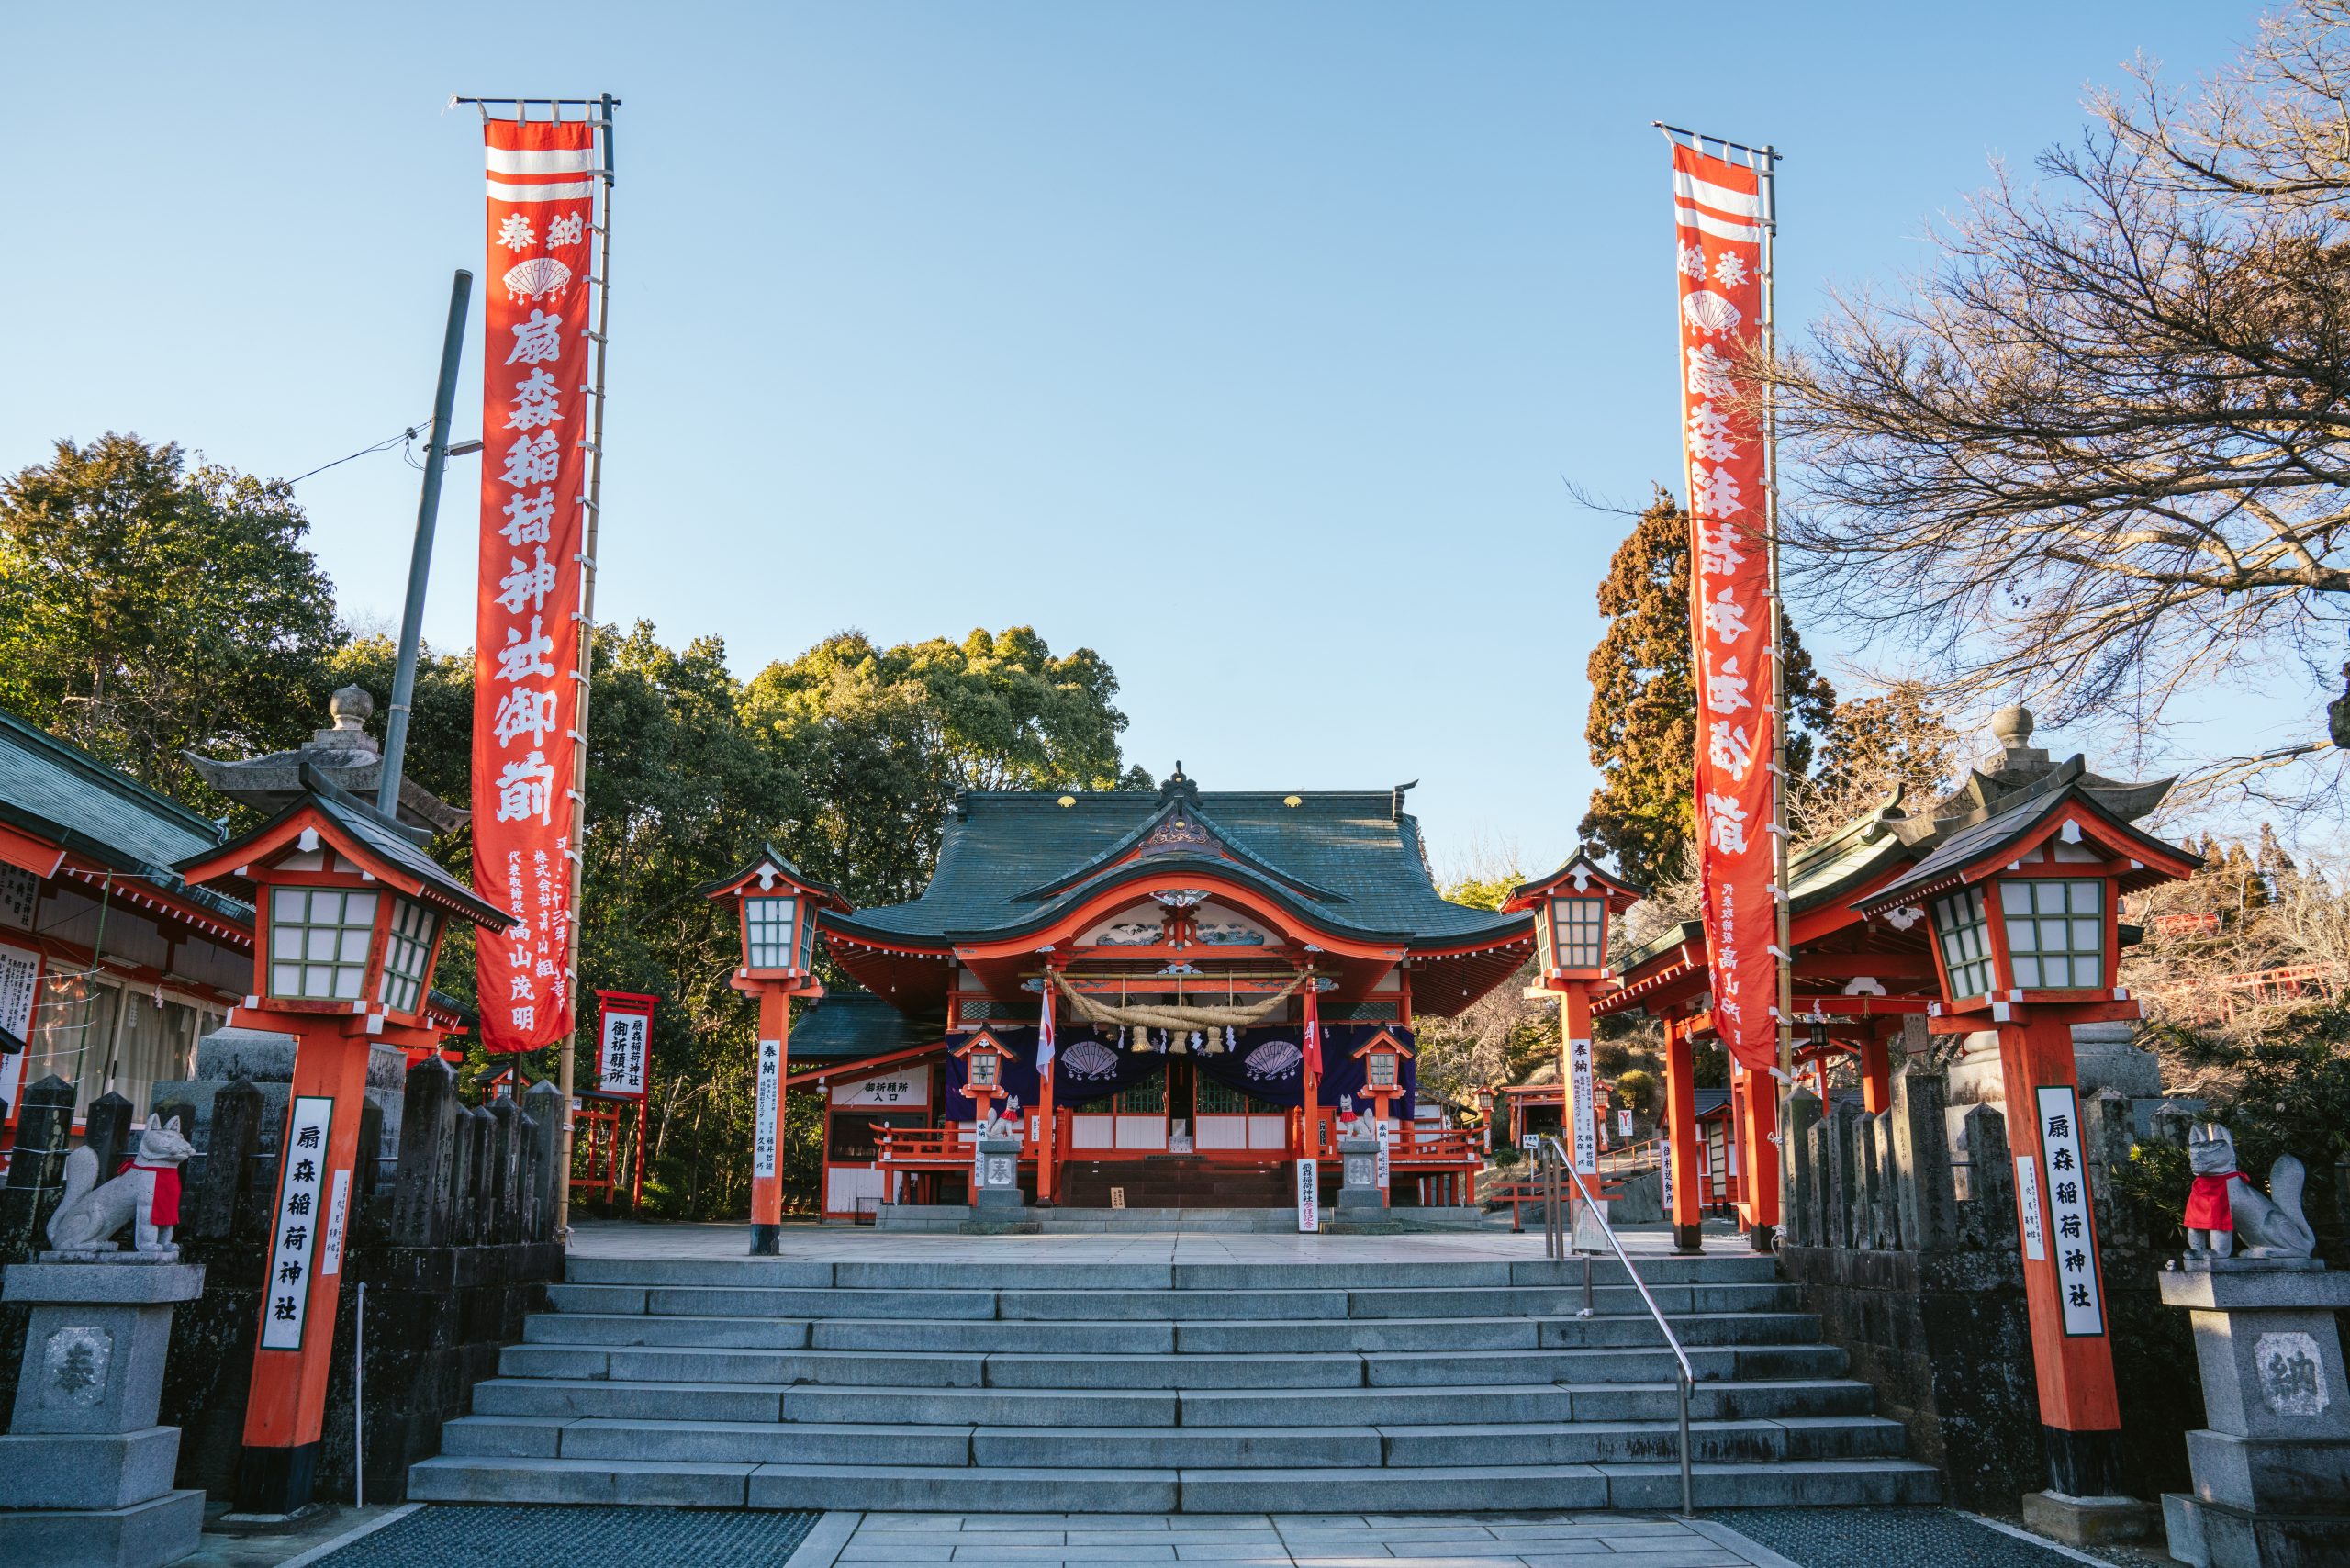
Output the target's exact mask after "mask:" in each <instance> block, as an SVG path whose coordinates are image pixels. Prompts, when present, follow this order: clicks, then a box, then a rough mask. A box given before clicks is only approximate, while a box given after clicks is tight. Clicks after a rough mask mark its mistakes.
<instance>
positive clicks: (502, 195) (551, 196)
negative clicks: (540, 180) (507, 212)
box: [489, 180, 596, 201]
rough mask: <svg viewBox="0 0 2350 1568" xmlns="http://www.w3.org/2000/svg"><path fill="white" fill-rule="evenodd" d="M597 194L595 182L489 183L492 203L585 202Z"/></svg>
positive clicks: (493, 181)
mask: <svg viewBox="0 0 2350 1568" xmlns="http://www.w3.org/2000/svg"><path fill="white" fill-rule="evenodd" d="M595 194H596V185H595V182H594V181H592V180H577V181H573V182H571V183H569V184H566V185H500V184H499V183H498V181H496V180H492V181H490V182H489V199H490V200H492V201H585V200H587V199H588V197H589V196H593V195H595Z"/></svg>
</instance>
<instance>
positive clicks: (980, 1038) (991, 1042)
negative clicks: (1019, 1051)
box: [947, 1029, 1013, 1057]
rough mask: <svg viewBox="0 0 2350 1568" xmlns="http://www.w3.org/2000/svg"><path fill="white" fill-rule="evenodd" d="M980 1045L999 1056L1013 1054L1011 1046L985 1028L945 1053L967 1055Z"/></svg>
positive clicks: (958, 1055) (959, 1055)
mask: <svg viewBox="0 0 2350 1568" xmlns="http://www.w3.org/2000/svg"><path fill="white" fill-rule="evenodd" d="M982 1046H984V1047H987V1048H988V1049H989V1050H991V1051H994V1052H996V1053H997V1054H999V1055H1001V1056H1011V1055H1012V1054H1013V1050H1012V1047H1009V1046H1007V1045H1005V1044H1004V1043H1003V1042H1002V1040H999V1039H997V1038H996V1037H995V1036H994V1035H992V1034H990V1032H989V1031H987V1030H986V1029H981V1030H979V1032H978V1033H977V1034H975V1035H973V1036H971V1037H970V1038H969V1039H968V1040H965V1041H964V1042H963V1043H962V1044H961V1045H959V1046H957V1047H955V1048H954V1049H953V1050H951V1051H949V1052H948V1053H947V1055H949V1056H956V1057H967V1056H969V1055H970V1054H971V1053H972V1052H973V1051H975V1050H978V1049H979V1047H982Z"/></svg>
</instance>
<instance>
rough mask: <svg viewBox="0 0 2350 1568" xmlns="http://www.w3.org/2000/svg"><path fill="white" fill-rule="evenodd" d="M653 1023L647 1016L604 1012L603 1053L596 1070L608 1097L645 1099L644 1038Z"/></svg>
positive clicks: (609, 1008)
mask: <svg viewBox="0 0 2350 1568" xmlns="http://www.w3.org/2000/svg"><path fill="white" fill-rule="evenodd" d="M652 1022H653V1020H652V1018H651V1017H650V1016H649V1015H647V1014H643V1013H628V1012H623V1011H621V1009H620V1008H617V1007H612V1006H607V1007H606V1008H605V1009H604V1046H603V1053H602V1055H601V1057H600V1058H599V1059H598V1062H597V1066H596V1081H597V1087H599V1089H601V1090H602V1091H603V1092H605V1093H607V1094H626V1095H629V1096H631V1097H632V1098H634V1099H639V1100H641V1099H643V1097H644V1037H645V1030H646V1028H647V1026H648V1025H651V1023H652Z"/></svg>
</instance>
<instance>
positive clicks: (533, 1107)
mask: <svg viewBox="0 0 2350 1568" xmlns="http://www.w3.org/2000/svg"><path fill="white" fill-rule="evenodd" d="M522 1103H523V1105H524V1106H525V1107H527V1108H528V1110H529V1112H530V1116H531V1129H532V1130H531V1142H532V1168H531V1171H532V1173H531V1225H530V1229H529V1231H528V1232H527V1233H526V1234H525V1235H524V1236H523V1238H522V1239H523V1240H525V1241H547V1240H551V1239H553V1238H554V1190H555V1176H556V1171H555V1162H556V1161H557V1160H559V1159H562V1158H563V1091H562V1090H560V1089H558V1088H556V1087H555V1086H554V1084H552V1083H550V1082H548V1081H545V1080H544V1079H541V1080H540V1081H538V1082H536V1083H534V1084H532V1086H531V1088H530V1091H529V1092H527V1093H525V1094H524V1095H523V1096H522Z"/></svg>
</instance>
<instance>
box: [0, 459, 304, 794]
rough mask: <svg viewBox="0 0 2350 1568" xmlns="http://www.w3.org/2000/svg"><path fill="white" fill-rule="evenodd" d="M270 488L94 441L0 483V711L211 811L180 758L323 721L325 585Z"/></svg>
mask: <svg viewBox="0 0 2350 1568" xmlns="http://www.w3.org/2000/svg"><path fill="white" fill-rule="evenodd" d="M308 532H309V524H308V521H306V520H305V519H304V517H303V515H302V511H301V509H300V508H298V507H297V506H296V505H295V504H294V498H293V492H292V490H291V489H290V488H289V487H287V486H286V485H285V484H284V483H283V482H280V481H274V480H267V481H265V480H260V479H253V478H249V477H247V476H243V475H240V474H237V473H235V472H233V471H231V470H229V469H227V468H222V467H218V466H216V465H208V464H207V465H201V466H199V467H196V469H194V470H193V471H192V472H191V471H190V469H189V467H188V464H187V459H186V456H185V454H183V453H182V452H181V450H180V449H179V448H178V447H177V446H175V445H170V444H165V445H162V446H149V445H148V444H147V443H145V442H142V441H140V439H139V438H138V437H137V436H135V435H116V434H111V433H109V434H107V435H106V436H103V437H101V438H99V439H98V440H97V441H95V442H91V443H90V444H88V445H86V446H77V445H75V444H74V443H73V442H70V441H61V442H58V443H57V448H56V452H55V454H54V455H53V456H51V458H50V461H49V462H47V463H45V464H36V465H33V466H31V467H28V468H26V469H24V470H23V471H22V472H20V473H18V474H17V475H15V476H12V477H10V478H7V479H6V480H0V707H5V708H6V709H8V710H9V711H12V712H15V713H17V714H18V715H20V716H21V717H23V718H26V719H28V720H29V721H31V722H34V723H37V724H39V725H41V726H42V727H43V728H45V729H48V730H50V731H52V732H53V733H55V734H60V735H62V736H64V737H65V738H66V739H69V740H71V741H73V742H74V743H75V744H77V745H81V746H84V747H85V748H86V749H88V750H89V751H91V752H93V753H95V754H96V755H97V756H100V757H102V758H104V759H105V760H106V761H107V762H108V763H111V764H113V765H114V766H116V767H120V768H122V769H123V770H124V771H126V772H128V773H129V774H130V775H131V776H132V777H133V778H137V779H138V780H140V782H141V783H143V784H145V785H147V786H148V787H149V788H151V789H153V790H160V791H162V793H164V794H168V795H171V796H173V797H174V798H176V799H178V800H182V801H189V802H191V803H195V804H198V805H200V806H202V807H203V808H204V809H207V810H210V809H216V808H217V806H218V804H219V803H220V802H218V797H215V796H213V795H211V794H210V792H209V791H208V790H205V788H204V786H203V784H202V782H201V781H200V780H199V779H198V778H196V772H195V770H194V769H193V768H191V767H189V766H188V764H187V762H186V761H185V758H183V757H182V756H181V755H180V753H181V752H182V751H183V750H185V749H194V750H197V751H201V752H204V753H206V754H207V755H213V756H249V755H252V753H254V752H257V751H263V750H267V749H269V748H270V747H271V746H272V745H283V744H286V743H287V742H288V741H289V739H291V738H298V736H299V735H300V734H302V733H303V732H306V731H308V730H309V729H311V728H314V727H315V726H316V725H317V724H318V723H319V722H321V720H322V716H323V714H324V711H325V698H326V692H327V689H328V688H327V687H326V686H325V685H324V684H323V683H322V680H321V676H322V673H323V670H324V667H325V662H326V660H327V657H328V655H330V653H331V651H332V650H333V648H334V646H335V644H336V643H337V641H338V640H339V639H340V636H341V628H340V627H339V626H338V624H337V622H336V620H335V610H334V590H333V585H332V584H330V582H329V581H328V580H327V577H326V576H325V574H324V573H323V572H321V571H320V570H319V565H318V562H317V560H316V559H315V558H314V557H313V556H312V555H311V554H310V552H309V551H308V549H307V548H306V547H305V546H304V544H303V539H304V537H305V536H306V535H307V534H308Z"/></svg>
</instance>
